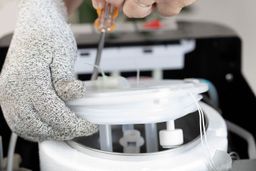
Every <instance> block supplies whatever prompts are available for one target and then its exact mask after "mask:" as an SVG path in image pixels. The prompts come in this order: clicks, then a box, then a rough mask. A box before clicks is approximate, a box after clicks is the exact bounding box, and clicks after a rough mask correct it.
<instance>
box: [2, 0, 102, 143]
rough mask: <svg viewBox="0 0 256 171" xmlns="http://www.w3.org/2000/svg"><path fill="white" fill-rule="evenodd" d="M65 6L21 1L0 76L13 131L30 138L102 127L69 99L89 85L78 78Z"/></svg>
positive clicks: (64, 135)
mask: <svg viewBox="0 0 256 171" xmlns="http://www.w3.org/2000/svg"><path fill="white" fill-rule="evenodd" d="M49 2H50V3H49ZM64 9H65V5H64V3H63V1H62V0H26V1H21V4H20V9H19V10H20V11H19V17H18V21H17V26H16V29H15V33H14V36H13V40H12V43H11V45H10V48H9V51H8V54H7V57H6V60H5V64H4V67H3V69H2V72H1V75H0V104H1V107H2V110H3V113H4V116H5V119H6V121H7V123H8V125H9V126H10V128H11V129H12V131H13V132H15V133H17V134H18V135H19V136H21V137H23V138H25V139H28V140H31V141H43V140H48V139H50V140H69V139H73V138H74V137H79V136H88V135H91V134H93V133H95V132H97V131H98V127H97V126H96V125H94V124H91V123H89V122H88V121H86V120H84V119H81V118H78V117H77V116H76V114H75V113H73V112H72V111H70V109H69V108H68V107H67V106H66V103H65V101H68V100H72V99H76V98H80V97H83V96H85V94H86V88H85V84H84V83H83V82H81V81H78V80H75V79H74V59H75V57H76V56H77V46H76V43H75V40H74V36H73V33H72V31H71V29H70V28H69V26H68V24H67V23H66V18H65V17H66V12H65V10H64ZM49 12H50V13H51V15H49Z"/></svg>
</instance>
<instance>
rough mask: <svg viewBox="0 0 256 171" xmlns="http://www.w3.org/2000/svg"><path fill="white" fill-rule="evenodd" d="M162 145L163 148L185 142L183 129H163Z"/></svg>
mask: <svg viewBox="0 0 256 171" xmlns="http://www.w3.org/2000/svg"><path fill="white" fill-rule="evenodd" d="M159 138H160V145H161V146H162V147H163V148H174V147H176V146H179V145H182V144H183V143H184V138H183V131H182V129H175V130H161V131H160V132H159Z"/></svg>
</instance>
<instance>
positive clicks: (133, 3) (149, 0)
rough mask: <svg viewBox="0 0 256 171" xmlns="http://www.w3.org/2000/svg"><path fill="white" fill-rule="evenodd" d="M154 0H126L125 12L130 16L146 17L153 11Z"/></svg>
mask: <svg viewBox="0 0 256 171" xmlns="http://www.w3.org/2000/svg"><path fill="white" fill-rule="evenodd" d="M154 2H155V1H154V0H126V1H125V3H124V6H123V12H124V14H125V15H126V16H127V17H130V18H144V17H146V16H148V15H149V14H150V13H151V12H152V8H153V4H154Z"/></svg>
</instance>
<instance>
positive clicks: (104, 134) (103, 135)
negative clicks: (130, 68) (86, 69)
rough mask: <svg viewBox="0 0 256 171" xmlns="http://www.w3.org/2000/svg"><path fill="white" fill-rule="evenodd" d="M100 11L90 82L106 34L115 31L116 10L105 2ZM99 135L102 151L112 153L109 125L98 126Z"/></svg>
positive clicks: (94, 73) (96, 66) (92, 78)
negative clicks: (95, 51) (97, 37)
mask: <svg viewBox="0 0 256 171" xmlns="http://www.w3.org/2000/svg"><path fill="white" fill-rule="evenodd" d="M102 3H104V7H103V8H102V9H97V14H98V16H99V17H98V18H97V19H96V21H95V23H94V26H95V28H96V29H97V30H98V31H99V32H100V33H101V35H100V40H99V45H98V49H97V54H96V60H95V65H94V69H93V73H92V77H91V80H96V79H97V77H98V74H99V67H98V66H99V65H100V61H101V55H102V51H103V48H104V44H105V37H106V32H110V31H112V30H114V29H115V23H114V20H115V18H116V17H117V16H118V9H117V8H116V7H114V6H113V5H111V4H109V3H107V2H105V0H102ZM99 135H100V140H101V141H100V142H101V143H100V148H101V150H104V151H110V152H111V151H112V150H113V149H112V130H111V125H100V126H99Z"/></svg>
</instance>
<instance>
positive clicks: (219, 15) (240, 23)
mask: <svg viewBox="0 0 256 171" xmlns="http://www.w3.org/2000/svg"><path fill="white" fill-rule="evenodd" d="M18 1H19V0H0V37H2V36H3V35H5V34H8V33H10V32H12V31H13V30H14V28H15V21H16V17H17V12H18ZM255 6H256V1H253V0H247V1H241V0H225V1H217V0H207V1H206V0H201V1H200V0H199V1H198V2H197V3H196V4H194V5H193V6H191V7H189V8H186V9H185V10H183V11H182V13H181V14H180V15H178V16H177V17H175V19H177V20H178V19H182V20H190V21H193V20H200V21H213V22H217V23H221V24H224V25H227V26H229V27H231V28H233V29H234V30H235V31H236V32H237V33H238V34H239V35H240V37H241V38H242V40H243V61H242V62H243V74H244V75H245V77H246V79H247V81H248V82H249V84H250V86H251V87H252V89H253V90H254V93H255V94H256V58H255V55H256V47H255V46H256V20H255V18H256V10H255ZM95 17H96V13H95V10H94V9H93V8H92V6H91V1H90V0H84V3H83V4H82V6H81V7H80V9H79V11H77V13H76V14H74V15H73V16H72V17H71V19H70V22H71V23H88V22H89V23H90V22H93V21H94V20H95ZM154 17H158V16H157V15H156V14H153V15H152V16H150V18H154ZM119 20H126V18H125V17H124V16H121V17H120V19H119ZM217 67H218V66H216V68H217Z"/></svg>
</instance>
